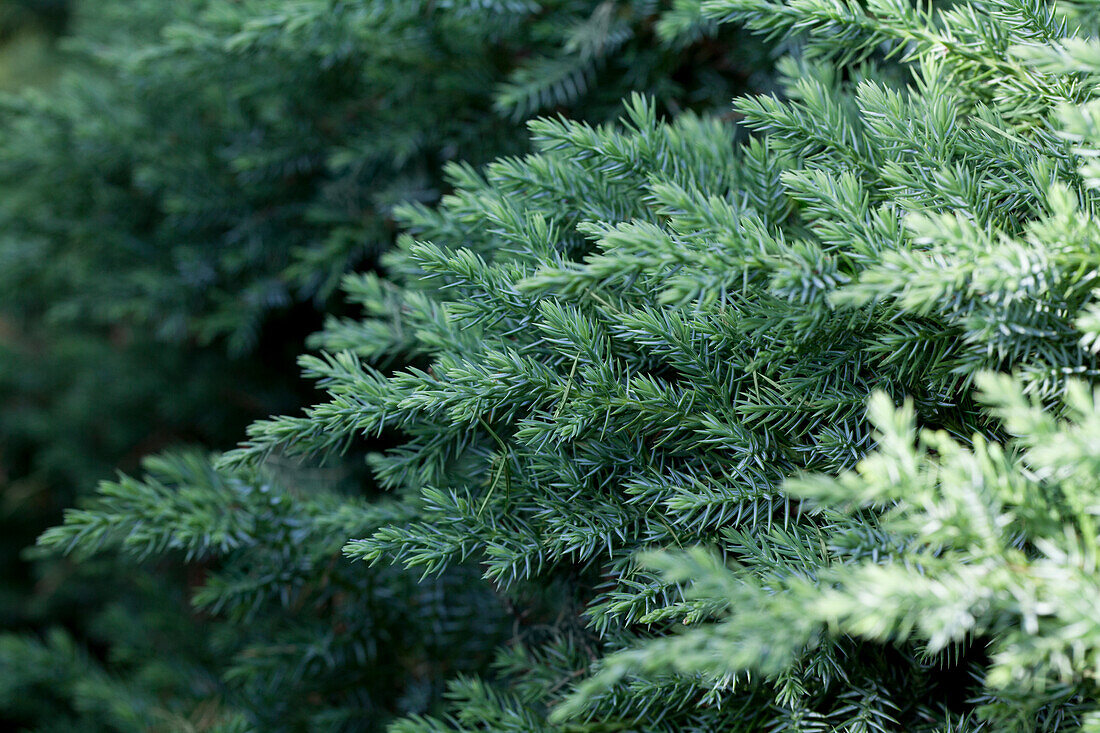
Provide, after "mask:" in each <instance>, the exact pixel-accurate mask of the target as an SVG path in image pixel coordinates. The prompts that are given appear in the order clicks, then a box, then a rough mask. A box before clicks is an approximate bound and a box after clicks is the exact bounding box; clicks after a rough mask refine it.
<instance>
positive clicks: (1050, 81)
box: [40, 0, 1100, 733]
mask: <svg viewBox="0 0 1100 733" xmlns="http://www.w3.org/2000/svg"><path fill="white" fill-rule="evenodd" d="M456 5H457V4H456ZM489 5H492V4H491V3H490V4H489ZM484 7H488V5H484ZM601 7H602V6H601ZM709 23H717V24H719V25H721V26H723V27H724V24H729V23H741V24H744V26H745V27H747V28H749V29H752V30H754V31H756V32H759V33H762V34H764V35H765V36H768V37H770V38H772V39H773V40H779V39H782V43H784V44H785V46H786V48H787V50H788V51H790V56H789V57H788V58H787V60H786V61H784V62H783V63H782V64H781V67H780V71H781V76H782V80H781V85H780V86H781V90H780V94H778V95H776V96H772V95H752V96H745V97H742V98H740V99H738V100H737V101H736V102H735V103H734V113H735V114H734V116H733V119H731V118H730V116H728V115H714V114H695V113H693V112H683V113H681V114H678V115H675V116H674V117H672V118H665V117H664V116H663V115H662V114H660V113H659V112H658V109H657V107H656V105H655V103H654V102H653V101H651V100H650V99H649V98H648V97H646V96H645V95H635V96H633V97H631V98H630V99H629V100H628V102H627V103H626V106H625V112H624V114H623V118H622V120H621V121H620V122H619V123H618V124H616V125H596V124H589V123H587V122H581V121H575V120H569V119H565V118H562V117H546V118H543V119H539V120H536V121H534V122H531V123H530V124H529V126H528V127H529V130H530V133H531V139H532V143H533V145H534V148H535V152H533V153H531V154H528V155H523V156H512V157H503V158H499V159H497V160H496V161H495V162H493V163H490V164H488V165H487V166H484V167H482V168H480V169H479V168H477V167H475V166H472V165H463V164H457V163H451V164H448V165H447V166H446V171H447V175H448V180H449V185H450V187H451V188H452V191H451V192H450V193H449V194H448V195H446V196H444V197H443V199H442V202H441V204H440V205H439V206H436V207H431V206H426V205H424V204H423V203H422V202H421V203H418V202H416V201H413V202H411V203H406V204H403V205H400V206H398V207H396V208H394V209H392V216H393V217H394V220H395V221H396V222H397V223H398V224H399V225H400V227H401V228H402V229H403V231H404V232H405V233H404V234H403V235H402V236H401V238H400V240H399V242H398V245H397V247H396V248H395V249H393V250H391V251H390V252H388V253H387V254H385V255H384V256H383V259H382V262H383V265H384V274H379V273H360V274H353V275H349V276H346V277H345V278H344V281H343V284H344V291H345V292H346V294H347V296H348V297H349V299H350V300H351V301H352V302H353V303H355V304H357V305H358V306H360V307H361V308H362V310H363V314H362V316H361V317H354V318H353V317H337V316H333V317H331V318H330V319H329V320H328V321H327V323H326V325H325V328H324V329H323V330H322V331H321V332H320V333H319V334H317V336H316V337H315V338H314V341H313V344H314V345H315V346H316V347H317V348H318V350H319V352H320V353H319V355H316V356H306V357H303V358H302V360H301V363H302V366H303V368H304V370H305V372H306V374H307V375H308V376H310V377H312V378H314V379H315V380H316V381H317V384H318V385H319V386H320V387H321V388H322V389H324V390H325V391H326V392H327V393H328V399H327V400H326V401H324V402H322V403H320V404H317V405H315V406H313V407H311V408H309V409H308V410H307V411H306V413H305V414H304V415H302V416H292V417H280V418H274V419H270V420H265V421H261V422H258V423H255V424H254V425H253V426H252V427H251V428H250V430H249V437H248V440H247V441H246V442H245V443H243V444H242V445H241V447H239V448H238V449H237V450H235V451H233V452H231V453H228V454H225V455H222V456H221V457H220V458H217V459H215V460H214V461H213V463H211V461H209V460H207V459H205V458H203V457H201V456H196V455H187V456H180V455H176V456H172V457H166V458H160V459H155V460H153V461H151V462H150V463H149V464H148V472H147V475H146V476H145V477H144V478H142V479H140V480H138V479H130V478H125V479H121V480H119V481H118V482H114V483H108V484H104V485H103V486H102V487H101V489H100V491H99V494H98V495H97V497H96V498H95V499H94V500H92V501H90V502H88V503H87V504H86V505H85V506H84V507H83V508H81V509H79V510H71V511H70V512H69V513H68V514H67V515H66V519H65V522H64V524H63V525H61V526H59V527H56V528H53V529H51V530H50V531H48V532H47V533H45V534H44V535H43V536H42V538H41V540H40V545H41V546H42V547H43V548H44V549H46V550H50V551H55V552H69V553H75V554H77V555H78V556H96V555H98V554H99V553H103V552H105V551H112V552H113V551H117V552H122V553H126V554H130V555H133V556H136V557H139V558H148V557H151V556H160V555H164V554H167V553H173V552H174V553H183V554H185V555H186V556H187V557H189V558H190V559H191V560H192V561H195V562H197V563H199V566H200V567H202V568H204V569H205V570H206V571H207V574H206V575H205V578H204V579H203V581H202V582H201V583H198V584H197V585H198V587H197V588H196V589H195V595H194V601H195V603H196V604H197V605H198V607H199V608H200V609H202V611H203V612H205V613H208V614H210V618H209V621H208V622H207V628H208V632H207V633H208V635H209V636H210V638H211V639H212V641H213V643H215V644H217V645H219V646H216V647H214V648H213V650H212V651H211V654H212V655H213V656H215V657H218V658H221V659H225V658H227V657H230V658H232V659H233V663H232V664H231V665H230V666H228V668H223V669H221V670H219V671H220V672H221V676H220V678H218V679H216V680H214V681H213V682H211V684H213V685H215V686H216V689H217V690H218V692H217V699H218V700H219V701H221V705H220V706H219V707H218V708H217V709H216V710H211V711H210V715H211V720H212V721H214V722H212V723H211V724H210V726H209V727H214V728H217V727H221V728H222V729H234V730H237V729H249V728H252V729H256V730H271V729H276V728H277V726H282V727H285V728H287V729H295V728H298V727H303V726H313V727H314V728H316V727H318V726H329V727H332V728H337V727H340V726H343V727H345V728H348V729H361V728H370V727H371V726H372V725H375V724H377V723H378V722H379V718H378V717H377V716H376V715H375V714H374V712H373V711H374V710H375V708H374V707H372V706H373V705H376V704H377V702H376V701H377V700H380V699H393V697H394V695H395V694H397V693H395V687H394V685H396V686H397V688H399V689H400V690H401V692H400V697H399V699H400V700H401V702H400V704H398V705H397V706H390V707H387V709H386V712H387V713H399V714H400V713H407V714H406V715H405V717H403V718H401V719H399V720H397V721H396V722H394V723H393V724H392V726H391V727H390V730H391V731H393V732H394V733H447V732H454V733H457V732H458V731H471V730H483V731H497V732H501V733H503V732H504V731H515V732H516V733H519V732H521V731H522V732H528V731H558V732H561V733H565V732H566V731H569V732H575V731H592V732H595V731H614V730H619V731H627V730H629V731H635V730H637V731H670V732H671V731H698V732H700V733H702V732H704V731H746V732H748V731H760V730H776V731H778V730H792V731H929V732H932V731H939V732H943V733H947V732H948V731H1021V732H1024V731H1070V730H1082V731H1096V730H1100V689H1098V684H1097V670H1098V664H1100V626H1098V624H1100V621H1098V619H1100V605H1098V600H1097V599H1098V598H1100V571H1098V569H1097V560H1098V558H1097V553H1098V542H1100V534H1098V528H1097V516H1098V515H1100V478H1098V477H1100V452H1098V451H1100V448H1098V444H1097V440H1096V436H1097V434H1098V431H1100V391H1098V388H1100V384H1098V377H1100V357H1098V353H1100V289H1098V283H1097V277H1098V273H1100V218H1098V217H1097V206H1098V203H1100V193H1098V187H1100V167H1098V166H1097V164H1096V158H1097V157H1098V156H1100V100H1098V99H1097V91H1098V85H1100V37H1098V36H1100V5H1098V4H1097V3H1095V2H1091V1H1089V2H1086V1H1084V0H1075V1H1074V2H1067V3H1063V4H1058V5H1055V4H1053V3H1049V2H1042V1H1040V0H967V1H966V2H953V3H940V4H925V3H911V2H909V0H865V1H864V2H855V0H789V1H788V2H780V1H778V0H705V1H704V2H702V3H698V2H690V1H689V2H678V3H676V4H675V8H674V12H671V13H669V14H668V15H667V16H665V17H664V19H663V21H662V22H661V24H659V25H658V30H657V31H656V32H657V33H658V34H661V33H663V34H664V36H665V37H668V36H669V35H670V34H673V33H680V32H683V33H688V32H689V31H691V30H692V29H703V28H709V27H710V26H709V25H708V24H709ZM666 106H667V105H666ZM735 120H736V123H737V124H736V125H735ZM364 450H367V451H371V453H370V455H369V456H368V459H367V461H368V465H369V467H370V469H371V470H372V475H373V480H374V482H376V483H377V485H378V487H380V488H381V489H383V490H384V491H385V493H380V494H379V495H371V496H365V495H363V492H358V493H357V492H356V491H355V490H354V488H352V489H350V490H349V489H347V488H346V486H345V484H352V485H353V487H354V486H355V485H357V484H360V485H361V483H360V482H359V481H358V479H356V477H355V473H354V469H355V467H354V465H353V463H354V459H348V458H345V459H340V458H339V456H341V455H351V456H353V457H354V456H357V455H360V454H361V452H362V451H364ZM295 456H297V457H304V458H306V459H307V461H309V460H313V459H318V458H327V459H329V460H330V461H331V464H330V465H331V467H330V468H327V469H318V468H310V467H309V466H311V465H312V464H310V463H308V462H307V464H306V467H301V466H299V467H294V466H292V464H290V463H289V462H288V461H287V458H288V457H295ZM325 471H330V472H332V473H324V472H325ZM337 547H342V552H343V554H344V556H345V557H346V558H349V559H351V560H363V561H366V562H348V561H345V560H341V559H339V558H337V557H336V555H335V554H334V552H335V549H336V548H337ZM409 572H411V573H413V575H409ZM419 573H423V574H424V575H425V576H426V577H427V578H428V580H427V581H426V582H429V583H434V584H435V585H428V586H424V585H417V584H416V583H414V582H412V580H411V578H414V577H415V576H416V575H417V574H419ZM426 588H434V589H439V591H438V593H439V595H438V596H437V598H439V599H440V600H439V601H438V603H437V604H435V605H433V603H431V602H427V601H425V600H424V599H423V596H422V594H424V593H425V592H427V591H426ZM394 622H396V624H397V625H398V627H399V630H400V632H401V633H396V634H395V632H394V631H393V629H394V628H395V626H394ZM383 629H384V631H383ZM406 634H407V635H406ZM494 648H495V649H496V650H497V651H496V657H495V663H494V666H493V667H492V668H491V669H490V670H489V671H485V670H484V669H481V667H482V665H481V661H480V660H481V658H482V657H483V656H484V655H485V654H487V653H488V652H489V650H490V649H494ZM281 651H286V652H287V654H286V656H283V657H280V652H281ZM379 660H385V662H380V661H379ZM381 663H385V664H386V665H388V666H387V669H388V670H389V674H388V675H387V676H384V677H383V678H382V679H377V678H375V677H372V676H369V675H367V674H366V672H365V670H372V671H373V672H374V673H379V671H380V670H379V664H381ZM445 678H446V679H449V680H450V682H449V688H448V700H447V702H446V704H445V705H443V706H442V707H439V706H433V705H432V704H431V703H430V702H425V703H420V702H414V701H413V697H414V691H416V690H418V689H431V688H432V686H433V685H437V684H439V683H440V681H442V680H443V679H445ZM421 681H423V684H424V687H423V688H422V687H418V683H420V682H421ZM386 696H388V697H386ZM210 697H211V696H210V695H208V696H207V699H210ZM175 699H176V700H179V698H175ZM93 700H94V698H93ZM299 700H301V701H303V702H299ZM280 703H287V705H286V707H280ZM181 704H182V705H184V707H186V704H185V703H181Z"/></svg>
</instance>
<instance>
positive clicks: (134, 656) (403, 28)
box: [0, 0, 770, 730]
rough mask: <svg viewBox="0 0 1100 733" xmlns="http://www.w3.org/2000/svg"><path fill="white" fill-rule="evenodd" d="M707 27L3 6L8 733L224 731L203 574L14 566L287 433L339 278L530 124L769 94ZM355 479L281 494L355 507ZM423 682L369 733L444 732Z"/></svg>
mask: <svg viewBox="0 0 1100 733" xmlns="http://www.w3.org/2000/svg"><path fill="white" fill-rule="evenodd" d="M697 5H698V3H697V2H695V3H693V2H683V1H682V0H680V1H678V2H658V1H657V0H633V1H631V0H602V1H599V2H595V1H592V0H546V1H544V2H534V1H533V0H500V1H494V0H445V1H444V0H440V1H431V0H403V1H402V2H393V1H390V0H354V1H352V0H349V1H341V0H298V1H294V2H291V1H290V0H171V1H169V0H70V2H65V1H64V0H0V533H2V536H3V539H2V540H0V619H2V620H3V624H4V628H5V629H6V630H7V632H8V633H6V634H5V635H4V636H3V637H0V718H5V719H7V720H8V721H9V722H11V723H13V724H15V725H17V726H22V727H27V728H33V729H36V730H149V729H161V728H163V729H166V730H176V729H188V727H190V728H192V729H197V730H203V729H213V728H214V727H221V728H222V729H233V726H234V725H237V724H238V723H239V722H240V720H241V719H240V718H238V717H236V713H234V712H233V711H232V705H233V703H232V701H231V700H230V699H229V698H230V697H231V694H230V691H229V690H227V688H226V687H225V681H224V677H225V676H224V671H225V670H224V667H225V665H226V664H227V661H226V660H227V658H228V657H229V656H231V655H232V654H236V653H242V651H241V648H240V646H239V645H240V643H241V640H239V639H237V640H233V639H220V640H219V639H210V638H207V637H210V636H211V631H210V628H211V627H210V626H209V613H211V612H209V611H192V610H190V608H189V604H188V591H189V589H193V588H195V587H197V586H199V585H201V584H202V583H203V582H204V578H205V575H204V573H203V572H198V574H196V571H195V570H193V569H192V570H190V571H185V570H184V569H183V568H182V566H181V565H178V564H174V563H171V562H167V563H160V564H158V565H156V566H155V567H144V568H143V569H139V567H138V566H136V565H132V564H131V565H124V564H118V563H116V562H115V561H112V560H110V559H108V560H97V561H96V562H94V563H90V564H87V565H84V566H82V567H80V568H77V567H76V566H74V565H72V564H70V563H67V562H59V561H55V560H51V561H39V562H34V559H33V558H32V557H31V556H30V555H28V554H27V553H26V551H25V550H24V549H23V548H25V547H26V546H27V545H29V544H30V543H31V542H32V541H33V539H34V537H35V536H36V535H37V534H38V533H39V532H41V531H42V530H43V529H44V528H45V527H47V526H49V525H50V524H52V523H55V522H56V521H57V520H58V518H59V516H60V510H61V508H62V507H64V506H67V505H71V504H72V503H73V502H74V500H75V498H76V497H77V496H78V495H79V494H80V493H81V492H83V491H85V490H87V489H89V488H90V487H92V486H94V485H95V484H96V483H97V482H98V481H99V480H101V479H104V478H107V477H109V476H111V475H112V473H113V472H114V471H116V470H125V471H134V470H136V469H137V468H138V467H139V465H140V461H141V459H142V458H143V457H144V456H146V455H148V454H150V453H154V452H157V451H159V450H162V449H165V448H168V447H170V446H178V445H183V444H186V445H195V446H200V447H204V448H214V449H217V448H227V447H229V446H231V445H232V444H233V443H235V442H236V440H238V439H239V438H240V436H241V435H242V434H243V428H244V426H245V425H247V424H248V423H249V422H250V421H252V420H254V419H256V418H258V417H262V416H265V415H269V414H273V413H280V412H286V411H290V410H293V409H295V408H296V407H297V406H298V405H300V404H303V403H304V402H305V401H306V400H307V399H308V398H309V394H308V393H307V390H308V386H307V385H305V384H304V383H302V382H300V381H299V380H298V378H297V368H296V367H295V365H294V359H295V357H296V356H297V355H298V354H299V353H301V352H302V351H303V350H304V346H303V344H304V341H305V337H306V335H307V334H309V333H311V332H312V331H314V330H316V329H317V328H318V326H319V325H320V323H321V322H322V319H323V317H324V316H325V314H339V313H340V307H341V306H340V305H339V304H338V302H337V301H338V299H335V298H330V296H331V294H332V293H333V291H334V289H335V287H336V286H337V284H338V283H339V281H340V279H341V277H342V276H343V275H344V274H346V273H348V272H351V271H357V270H358V271H362V270H370V269H371V268H373V266H374V263H375V260H376V257H377V255H378V254H379V253H380V252H382V251H384V250H385V249H386V248H387V247H389V246H390V244H391V242H392V240H393V238H394V237H395V235H396V225H395V223H394V220H393V218H392V216H391V211H392V209H393V207H394V206H395V205H396V204H398V203H401V202H406V201H413V202H421V203H433V202H435V201H436V200H437V199H438V198H439V197H440V196H441V195H442V194H443V193H446V191H447V188H446V185H445V183H444V181H443V178H442V175H441V169H442V168H443V166H444V164H445V163H447V162H448V161H453V160H462V161H468V162H470V163H472V164H475V165H476V164H481V163H484V162H486V161H488V160H491V159H492V158H494V157H497V156H500V155H510V154H519V153H522V152H524V150H525V146H526V141H527V135H526V133H525V132H524V130H523V124H524V121H525V120H526V119H528V118H530V117H531V116H534V115H546V114H561V115H565V116H568V117H576V118H583V119H587V120H592V121H596V122H599V121H604V120H607V119H610V118H612V117H614V116H616V115H617V114H618V112H619V110H620V107H619V102H620V99H621V98H622V97H624V96H625V95H626V94H627V93H629V92H631V91H641V92H643V93H645V94H648V95H650V96H651V97H653V98H654V99H655V100H656V103H657V105H658V108H659V109H660V110H661V112H662V113H663V114H675V113H677V112H679V111H681V110H683V109H697V110H708V111H713V110H725V109H727V108H728V102H729V100H730V99H731V98H732V97H733V96H734V95H735V93H737V92H739V91H742V90H744V89H746V88H767V87H768V85H769V83H770V82H769V79H770V76H769V68H770V61H769V59H770V56H769V55H768V54H767V53H766V52H765V51H764V50H763V46H761V45H759V44H758V43H757V42H756V41H753V40H751V39H749V38H748V37H746V36H743V35H741V34H740V33H739V32H738V31H736V30H732V29H730V28H728V27H727V28H723V29H722V30H721V31H719V30H718V28H717V27H716V26H713V25H711V24H707V23H704V22H701V21H699V20H698V18H697V13H694V12H693V10H694V8H695V6H697ZM348 465H351V466H353V468H352V469H350V470H348V471H344V472H343V473H340V474H339V475H336V476H331V475H328V474H323V475H322V479H318V478H317V475H318V474H315V473H311V472H310V471H309V469H297V473H295V472H294V471H290V472H289V473H288V474H287V475H289V476H290V477H291V478H292V481H291V483H294V482H295V481H297V480H298V479H300V480H301V482H304V483H309V482H311V481H317V480H323V481H324V482H325V483H326V489H327V490H336V491H344V492H352V493H368V494H369V493H370V492H371V491H372V487H371V486H370V485H369V483H366V482H365V479H364V478H363V476H362V475H361V474H360V473H358V472H357V471H356V469H355V468H354V466H355V465H356V464H355V462H354V461H352V462H349V464H348ZM294 477H297V478H294ZM333 558H334V559H333V562H336V563H339V564H340V566H341V567H343V563H344V562H345V561H344V560H342V559H340V558H339V553H338V548H336V547H334V548H333ZM211 562H212V563H213V564H214V566H217V563H219V562H225V561H224V560H212V561H211ZM387 572H391V573H392V572H393V571H387ZM376 575H377V574H374V575H372V574H370V573H365V572H363V571H362V570H361V569H356V571H355V574H350V573H349V575H348V577H349V580H348V582H349V583H351V584H352V586H354V587H353V588H352V591H351V592H353V593H358V594H359V595H358V596H356V597H357V598H361V599H368V600H369V599H372V598H373V599H376V600H377V598H378V596H377V594H376V593H375V591H374V590H373V589H370V588H367V587H365V585H364V584H368V585H369V584H371V583H374V581H375V580H377V578H376V577H375V576H376ZM352 577H354V580H352V579H351V578H352ZM356 584H358V585H356ZM386 584H388V587H391V588H394V589H397V590H395V591H394V592H397V593H399V594H403V595H404V596H406V597H408V598H413V597H419V596H418V595H417V594H422V593H424V592H425V591H424V589H423V588H422V587H420V586H417V585H416V584H415V583H413V582H412V581H411V580H408V579H406V580H401V581H397V580H394V579H392V578H391V579H389V580H387V581H386ZM364 602H367V601H366V600H365V601H364ZM273 603H274V606H273V608H274V607H277V610H275V611H272V613H273V616H272V618H274V619H276V621H273V623H274V622H278V623H283V622H285V621H286V619H287V614H288V613H290V610H288V609H290V606H289V605H288V604H287V603H286V602H285V599H284V600H282V601H280V600H278V599H276V601H273ZM383 605H384V604H383ZM394 607H399V606H394ZM318 613H321V612H320V611H319V612H318ZM379 613H380V615H379V616H378V617H377V619H376V621H377V628H375V629H373V630H371V631H370V632H369V634H370V635H372V636H371V638H378V639H389V640H390V642H389V643H393V644H397V648H399V647H400V644H399V642H400V639H401V636H400V634H399V633H397V632H395V629H397V630H400V629H401V628H402V627H404V626H407V629H406V632H405V633H413V632H415V631H417V627H416V625H415V624H410V622H409V620H408V619H404V618H401V617H400V616H397V617H393V616H392V614H391V616H386V615H385V614H384V613H382V612H379ZM322 615H324V614H322ZM491 615H492V614H491V613H490V616H491ZM485 623H488V624H493V623H496V622H495V621H494V620H493V619H492V618H488V619H487V620H486V621H485ZM364 633H366V632H364ZM395 634H396V635H395ZM234 645H236V646H234ZM387 648H390V647H386V646H385V645H384V644H383V646H382V648H381V649H380V650H376V651H375V652H374V653H372V655H367V656H366V657H364V658H363V659H361V660H359V661H358V662H355V663H354V664H353V665H352V666H354V665H355V664H358V665H360V667H364V666H370V665H371V664H372V663H373V662H371V660H372V659H377V656H376V655H377V654H383V653H385V652H386V649H387ZM470 659H473V660H474V661H473V662H471V663H476V664H481V663H484V660H481V659H480V658H479V657H477V655H473V656H472V657H470ZM424 663H425V660H424V658H419V659H409V660H405V661H404V662H403V663H402V664H400V665H396V666H395V669H397V670H403V671H396V672H386V675H390V676H391V677H392V678H390V679H385V680H380V679H378V678H377V676H376V677H374V678H372V679H374V682H371V683H370V684H375V685H382V687H381V688H377V689H375V688H371V687H370V684H366V683H364V684H366V686H365V687H364V689H368V692H369V690H371V689H374V693H371V694H375V693H376V698H372V699H373V700H374V701H375V702H377V700H380V699H389V698H393V701H391V703H390V704H389V707H388V708H387V707H386V705H382V706H381V707H380V708H379V709H378V710H377V711H375V714H372V716H371V719H372V720H373V721H375V723H380V722H381V721H382V720H384V719H385V716H386V715H388V714H390V713H394V712H401V713H407V712H416V711H419V710H426V709H429V708H430V707H431V706H432V705H433V704H434V701H436V700H437V699H438V696H439V694H440V690H438V689H434V688H432V687H431V686H428V687H427V688H423V689H421V688H418V687H417V686H416V685H415V684H412V683H410V682H409V680H410V679H412V678H415V677H416V676H417V675H416V674H415V673H414V672H413V671H410V670H415V669H416V668H417V666H418V665H423V664H424ZM322 666H323V665H322ZM346 668H347V667H342V668H341V669H346ZM303 674H304V673H303ZM375 674H376V675H377V671H376V672H375ZM383 676H385V675H383ZM383 682H384V684H383ZM343 684H346V685H347V684H352V682H351V681H348V680H345V681H344V682H343ZM308 687H309V686H308V685H302V684H300V681H298V680H288V681H284V683H281V684H279V685H274V686H273V687H272V689H271V690H270V691H269V698H270V699H272V700H275V699H277V698H278V697H279V696H282V697H283V700H282V702H283V703H284V704H285V703H286V702H287V701H288V700H297V701H299V702H301V703H302V705H303V707H305V708H308V707H309V706H310V705H312V706H313V707H314V708H315V709H314V710H313V711H312V712H310V711H309V710H306V711H305V712H303V713H302V717H300V718H294V717H293V716H291V717H287V718H286V719H285V721H284V723H285V725H286V726H288V727H289V728H291V729H292V728H293V727H294V725H318V724H320V723H318V719H317V718H316V717H310V716H311V715H314V714H315V713H316V709H323V708H324V707H325V706H326V705H328V701H329V700H330V698H328V697H325V695H321V694H320V693H318V691H317V690H316V689H307V688H308ZM379 690H381V692H379ZM417 690H419V691H417ZM288 691H289V692H288ZM345 693H346V690H345ZM294 694H300V697H299V698H294V697H293V695H294ZM325 694H328V693H325ZM287 695H291V697H290V698H287ZM379 695H380V697H379ZM403 695H404V697H402V696H403ZM410 696H411V697H410ZM397 700H404V702H400V703H399V702H396V701H397ZM371 704H374V703H373V702H372V703H371ZM272 709H273V710H274V709H276V708H272ZM277 709H280V710H282V709H283V708H277ZM153 720H156V721H160V722H158V723H157V724H156V725H152V724H151V723H150V721H153ZM295 721H297V722H295ZM302 721H309V722H308V723H306V722H302ZM360 724H362V723H360ZM334 725H335V724H334ZM158 726H159V727H158Z"/></svg>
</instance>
